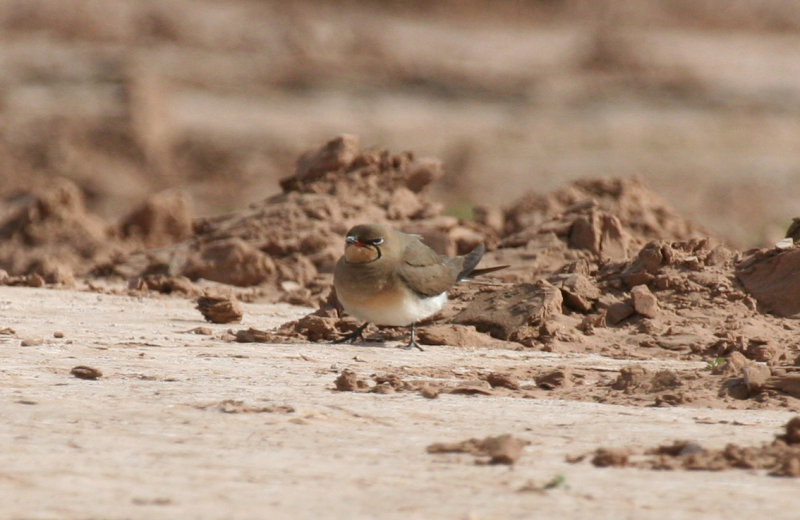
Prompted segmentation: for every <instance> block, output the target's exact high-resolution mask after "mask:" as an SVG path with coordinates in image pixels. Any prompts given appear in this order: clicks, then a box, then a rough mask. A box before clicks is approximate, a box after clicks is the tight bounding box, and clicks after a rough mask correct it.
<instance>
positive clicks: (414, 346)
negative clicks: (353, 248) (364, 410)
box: [400, 322, 425, 352]
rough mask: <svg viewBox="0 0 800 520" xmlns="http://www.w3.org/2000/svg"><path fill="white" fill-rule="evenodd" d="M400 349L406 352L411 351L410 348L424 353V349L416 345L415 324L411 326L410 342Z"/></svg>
mask: <svg viewBox="0 0 800 520" xmlns="http://www.w3.org/2000/svg"><path fill="white" fill-rule="evenodd" d="M400 348H404V349H406V350H411V349H412V348H415V349H418V350H419V351H421V352H425V349H423V348H422V347H420V346H419V343H417V323H416V322H414V323H412V324H411V341H409V342H408V345H403V346H402V347H400Z"/></svg>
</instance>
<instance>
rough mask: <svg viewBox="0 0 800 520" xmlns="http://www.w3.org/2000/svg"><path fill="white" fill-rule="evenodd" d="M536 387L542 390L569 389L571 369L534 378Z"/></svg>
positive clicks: (557, 370) (563, 369)
mask: <svg viewBox="0 0 800 520" xmlns="http://www.w3.org/2000/svg"><path fill="white" fill-rule="evenodd" d="M536 386H538V387H539V388H543V389H544V390H553V389H554V388H558V387H563V388H569V387H571V386H572V369H571V368H569V367H564V368H559V369H556V370H553V371H551V372H547V373H546V374H544V375H541V376H539V377H537V378H536Z"/></svg>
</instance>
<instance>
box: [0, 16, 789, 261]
mask: <svg viewBox="0 0 800 520" xmlns="http://www.w3.org/2000/svg"><path fill="white" fill-rule="evenodd" d="M343 132H347V133H352V134H357V135H359V136H360V139H361V143H362V146H378V147H382V148H389V149H391V150H393V151H395V152H399V151H403V150H412V151H414V152H415V153H416V154H417V155H418V156H435V157H439V158H441V159H442V160H443V161H444V163H445V169H446V172H447V173H446V176H445V178H444V179H443V181H442V182H440V183H439V186H438V188H437V189H438V190H439V194H438V195H439V197H440V198H442V199H443V200H445V201H446V203H447V204H448V205H449V207H450V211H451V212H453V213H454V214H458V215H460V216H463V215H466V214H469V208H470V207H471V204H472V203H474V202H482V203H488V204H494V205H498V206H507V205H510V204H511V203H512V202H513V201H514V200H515V199H517V198H518V197H519V196H520V195H521V194H522V193H524V192H526V191H528V190H532V189H535V190H539V191H547V190H550V189H553V188H556V187H559V186H561V185H563V184H565V183H566V182H568V181H570V180H573V179H576V178H585V177H599V176H623V177H630V176H636V177H639V178H641V179H642V180H644V181H645V182H646V183H647V184H648V185H649V186H650V187H651V188H653V189H654V190H655V191H656V192H657V193H659V194H660V195H661V196H662V197H663V198H665V199H666V200H667V201H668V202H670V203H671V204H672V205H673V206H674V207H675V208H676V209H677V210H678V211H679V212H680V213H681V214H682V215H683V216H686V217H689V218H693V219H695V220H697V221H698V222H700V223H701V224H702V225H704V226H705V227H706V228H707V229H709V230H710V231H711V232H712V233H714V234H716V235H717V236H719V237H721V238H723V239H725V240H726V241H727V242H729V243H730V244H731V245H733V246H736V247H740V248H745V247H751V246H759V245H763V244H767V243H771V242H774V241H775V240H778V239H779V238H780V237H782V236H783V233H784V231H785V230H786V228H787V227H788V225H789V224H790V222H791V219H792V217H795V216H800V189H798V181H800V2H797V1H796V0H771V1H769V0H768V1H759V0H662V1H659V2H649V1H642V0H585V1H578V0H575V1H567V0H564V1H558V0H494V1H491V2H488V1H486V2H482V1H477V0H449V1H448V0H443V1H426V0H420V1H416V2H407V1H400V0H396V1H388V0H387V1H375V2H369V1H367V0H361V1H357V0H353V1H344V0H342V1H336V0H329V1H315V2H285V1H275V2H272V1H267V0H264V1H256V0H191V1H190V0H58V1H53V0H0V194H2V195H3V196H4V197H6V198H10V197H14V196H15V194H16V193H18V192H19V190H24V189H31V188H36V187H39V186H43V185H46V184H47V183H49V182H52V179H53V177H56V176H60V177H66V178H68V179H71V180H73V181H74V182H76V183H77V184H78V185H79V186H80V187H81V188H82V189H83V190H84V191H85V193H86V195H87V198H88V204H89V207H90V209H91V210H92V211H94V212H96V213H98V214H100V215H102V216H103V217H106V218H116V217H119V216H121V215H122V214H123V213H125V212H127V211H129V210H130V209H131V208H132V207H134V206H135V205H137V204H139V203H141V202H142V201H143V200H144V199H145V198H146V197H147V196H148V195H150V194H152V193H155V192H158V191H161V190H163V189H166V188H180V189H184V190H186V192H187V193H188V194H189V195H190V196H191V198H192V200H193V205H194V213H195V214H196V215H198V216H200V215H202V216H208V215H213V214H218V213H222V212H228V211H234V210H237V209H241V208H244V207H245V206H246V205H247V204H248V203H250V202H254V201H257V200H261V199H263V198H265V197H267V196H269V195H271V194H274V193H277V192H278V191H279V187H278V179H280V178H281V177H285V176H287V175H290V174H291V173H292V172H293V167H294V166H293V165H294V161H295V159H296V157H297V155H298V154H299V153H300V152H301V151H303V150H305V149H307V148H309V147H311V146H315V145H317V144H320V143H322V142H323V141H325V140H327V139H328V138H330V137H333V136H334V135H337V134H340V133H343Z"/></svg>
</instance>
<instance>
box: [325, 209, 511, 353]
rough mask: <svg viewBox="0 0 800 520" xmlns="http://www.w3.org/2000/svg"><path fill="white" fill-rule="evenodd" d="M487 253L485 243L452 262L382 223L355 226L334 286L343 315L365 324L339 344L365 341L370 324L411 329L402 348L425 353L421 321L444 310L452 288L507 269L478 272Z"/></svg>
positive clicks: (346, 238) (337, 270) (351, 231)
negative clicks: (419, 334) (419, 333)
mask: <svg viewBox="0 0 800 520" xmlns="http://www.w3.org/2000/svg"><path fill="white" fill-rule="evenodd" d="M485 251H486V248H485V246H484V245H483V244H480V245H478V246H477V247H475V249H473V250H472V251H470V252H469V253H467V254H465V255H462V256H455V257H448V256H443V255H439V254H438V253H436V251H434V250H433V249H431V248H430V247H428V246H427V245H426V244H424V243H423V242H422V239H421V237H420V236H419V235H412V234H408V233H402V232H400V231H397V230H395V229H392V228H389V227H387V226H383V225H381V224H360V225H357V226H354V227H352V228H351V229H350V230H349V231H348V232H347V235H346V237H345V248H344V255H342V257H341V258H340V259H339V261H338V262H337V263H336V268H335V269H334V275H333V285H334V290H335V291H336V297H337V299H338V300H339V302H340V303H341V304H342V307H343V308H344V310H345V311H346V312H347V313H348V314H351V315H352V316H354V317H356V318H358V319H359V320H361V321H363V322H364V323H363V324H362V325H361V326H360V327H358V328H357V329H356V330H355V331H353V332H352V333H350V334H346V335H344V336H343V337H341V338H339V339H338V340H336V341H335V342H336V343H341V342H344V341H351V340H354V339H357V338H362V333H363V331H364V329H365V328H366V326H367V325H368V324H369V323H374V324H376V325H389V326H395V327H401V326H408V325H410V326H411V339H410V341H409V342H408V344H406V345H404V346H403V348H406V349H412V348H416V349H419V350H424V349H423V348H422V347H420V345H419V343H418V342H417V334H416V330H417V329H416V325H417V322H418V321H420V320H423V319H425V318H428V317H429V316H432V315H434V314H436V313H437V312H439V311H440V310H441V309H442V308H443V307H444V305H445V303H446V302H447V291H448V290H449V289H450V288H451V287H452V286H453V285H455V284H456V283H458V282H460V281H462V280H466V279H467V278H469V277H471V276H477V275H480V274H486V273H489V272H493V271H497V270H500V269H504V268H506V267H508V266H507V265H502V266H496V267H489V268H485V269H475V267H476V266H477V265H478V262H480V260H481V257H483V254H484V252H485Z"/></svg>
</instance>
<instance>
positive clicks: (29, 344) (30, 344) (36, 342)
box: [20, 336, 44, 347]
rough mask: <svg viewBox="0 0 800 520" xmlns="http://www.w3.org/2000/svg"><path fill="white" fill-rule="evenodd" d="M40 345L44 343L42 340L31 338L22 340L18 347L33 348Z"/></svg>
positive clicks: (36, 337)
mask: <svg viewBox="0 0 800 520" xmlns="http://www.w3.org/2000/svg"><path fill="white" fill-rule="evenodd" d="M42 343H44V339H42V338H41V337H39V336H31V337H29V338H25V339H23V340H22V343H20V345H22V346H23V347H35V346H36V345H41V344H42Z"/></svg>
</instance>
